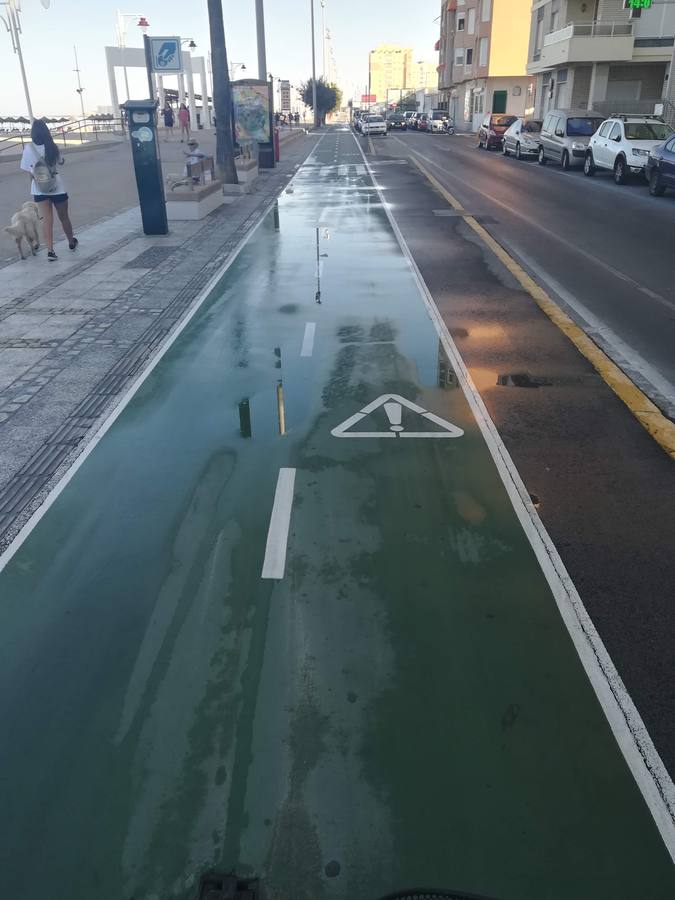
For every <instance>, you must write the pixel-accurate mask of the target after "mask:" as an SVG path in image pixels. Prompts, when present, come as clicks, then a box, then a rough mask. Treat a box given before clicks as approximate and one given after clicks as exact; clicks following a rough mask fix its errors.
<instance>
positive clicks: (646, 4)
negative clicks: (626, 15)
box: [626, 0, 652, 9]
mask: <svg viewBox="0 0 675 900" xmlns="http://www.w3.org/2000/svg"><path fill="white" fill-rule="evenodd" d="M626 5H627V8H628V9H649V8H650V7H651V5H652V0H627V4H626Z"/></svg>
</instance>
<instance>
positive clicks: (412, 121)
mask: <svg viewBox="0 0 675 900" xmlns="http://www.w3.org/2000/svg"><path fill="white" fill-rule="evenodd" d="M419 116H420V114H419V113H417V112H414V113H413V114H412V115H411V116H410V118H409V119H408V128H411V129H412V130H413V131H417V120H418V119H419Z"/></svg>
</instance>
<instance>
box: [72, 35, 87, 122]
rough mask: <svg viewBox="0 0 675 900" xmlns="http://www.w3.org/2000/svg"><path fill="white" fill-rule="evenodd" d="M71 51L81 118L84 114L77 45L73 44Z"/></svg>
mask: <svg viewBox="0 0 675 900" xmlns="http://www.w3.org/2000/svg"><path fill="white" fill-rule="evenodd" d="M73 53H74V54H75V69H74V71H75V72H77V87H76V88H75V91H76V93H78V94H79V95H80V108H81V109H82V118H83V119H84V118H85V115H84V100H83V99H82V94H83V92H84V88H83V87H82V82H81V81H80V64H79V63H78V61H77V47H76V46H75V45H73Z"/></svg>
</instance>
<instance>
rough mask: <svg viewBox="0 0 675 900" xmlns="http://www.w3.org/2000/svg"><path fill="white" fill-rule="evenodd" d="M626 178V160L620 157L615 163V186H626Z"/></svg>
mask: <svg viewBox="0 0 675 900" xmlns="http://www.w3.org/2000/svg"><path fill="white" fill-rule="evenodd" d="M626 178H627V175H626V160H625V159H624V158H623V156H620V157H619V158H618V159H617V161H616V162H615V163H614V182H615V184H625V183H626Z"/></svg>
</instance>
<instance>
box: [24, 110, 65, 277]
mask: <svg viewBox="0 0 675 900" xmlns="http://www.w3.org/2000/svg"><path fill="white" fill-rule="evenodd" d="M30 137H31V143H30V144H27V145H26V147H25V148H24V151H23V156H22V157H21V169H22V170H23V171H24V172H29V173H30V176H31V182H30V189H31V194H32V195H33V200H34V201H35V202H36V203H39V204H40V211H41V212H42V222H43V231H44V238H45V244H46V245H47V259H48V260H49V262H54V260H56V258H57V257H56V253H55V252H54V210H56V214H57V216H58V217H59V221H60V222H61V227H62V228H63V231H64V233H65V235H66V237H67V238H68V246H69V247H70V249H71V250H74V249H75V248H76V247H77V245H78V240H77V238H76V237H75V236H74V235H73V226H72V224H71V222H70V217H69V215H68V193H67V191H66V186H65V184H64V181H63V178H62V177H61V175H60V174H59V173H58V171H57V167H58V166H62V165H63V157H62V156H61V153H60V151H59V149H58V147H57V146H56V144H55V143H54V138H53V137H52V135H51V132H50V131H49V128H47V125H46V123H45V122H44V121H43V120H42V119H35V121H34V122H33V126H32V128H31V131H30Z"/></svg>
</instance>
